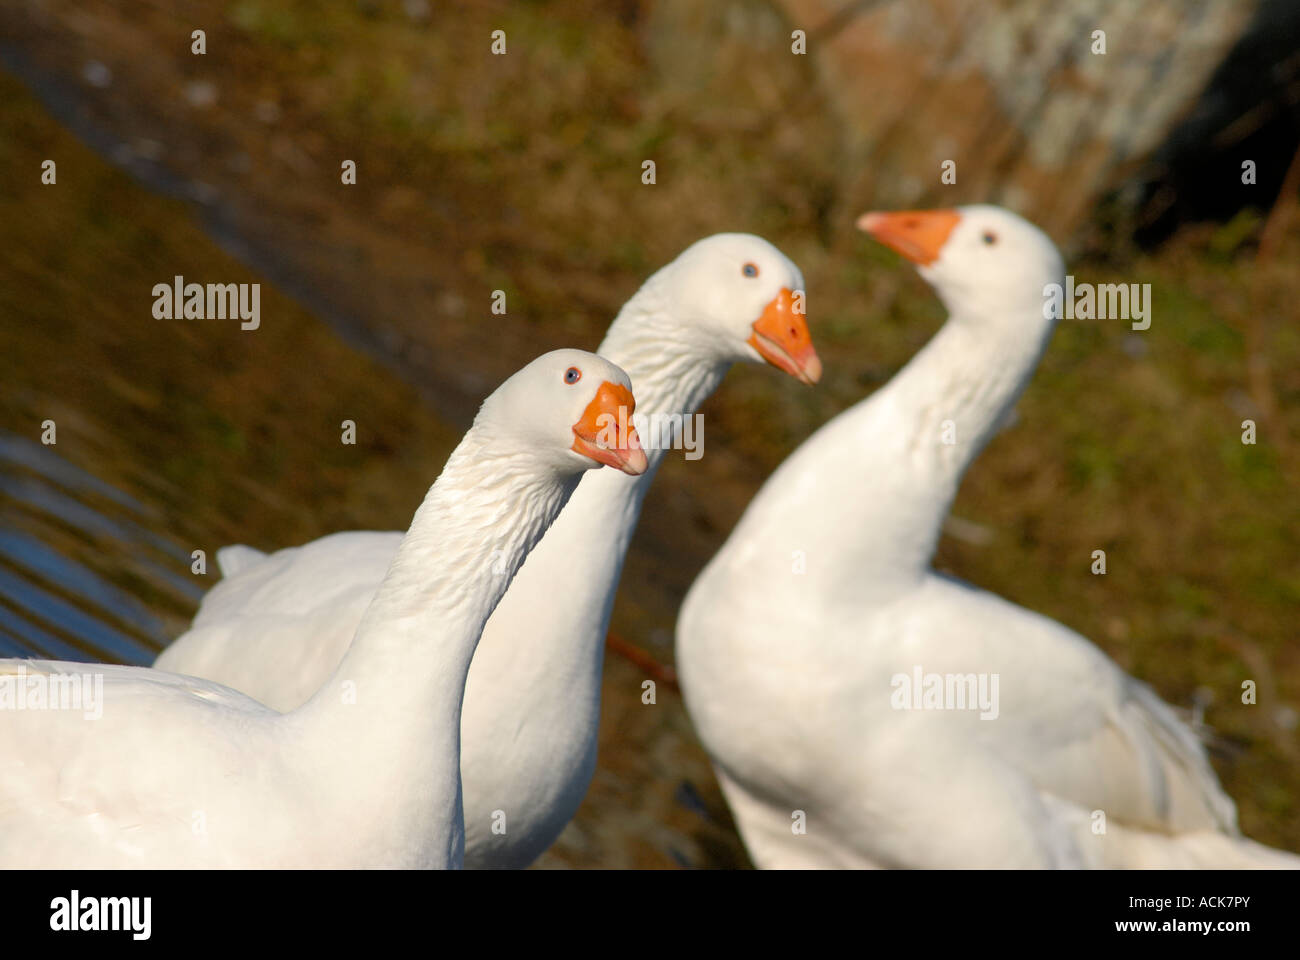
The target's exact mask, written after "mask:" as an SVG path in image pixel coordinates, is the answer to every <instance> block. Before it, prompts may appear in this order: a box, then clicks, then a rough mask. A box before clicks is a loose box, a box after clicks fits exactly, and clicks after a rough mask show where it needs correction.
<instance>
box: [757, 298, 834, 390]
mask: <svg viewBox="0 0 1300 960" xmlns="http://www.w3.org/2000/svg"><path fill="white" fill-rule="evenodd" d="M749 345H750V346H751V347H753V348H754V349H755V350H757V351H758V353H759V356H761V357H762V358H763V359H764V360H766V361H767V362H768V363H770V364H771V365H772V366H774V367H776V368H777V369H778V370H784V371H785V372H786V373H788V374H790V376H792V377H794V378H795V379H797V380H799V381H801V382H802V383H807V384H814V383H816V382H817V381H818V380H820V379H821V376H822V362H821V359H820V358H819V357H818V356H817V351H816V350H814V349H813V344H812V334H811V333H809V332H808V321H807V320H806V319H805V318H804V315H803V314H802V313H795V311H794V294H793V293H792V292H791V290H790V288H789V287H782V288H781V292H780V293H778V294H777V295H776V296H775V297H773V298H772V302H771V303H769V304H768V305H767V306H766V307H764V308H763V315H762V316H761V317H759V318H758V319H757V320H755V321H754V333H753V335H752V336H751V337H750V338H749Z"/></svg>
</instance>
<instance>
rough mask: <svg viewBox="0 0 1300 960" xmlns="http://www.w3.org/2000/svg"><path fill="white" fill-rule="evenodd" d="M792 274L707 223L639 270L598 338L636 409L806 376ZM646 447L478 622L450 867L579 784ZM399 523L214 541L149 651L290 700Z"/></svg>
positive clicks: (548, 835)
mask: <svg viewBox="0 0 1300 960" xmlns="http://www.w3.org/2000/svg"><path fill="white" fill-rule="evenodd" d="M802 288H803V278H802V276H801V275H800V273H799V270H798V268H797V267H795V265H794V264H793V263H791V262H790V260H789V259H788V258H787V257H786V256H785V255H783V254H782V253H781V252H780V251H779V250H777V249H776V248H775V247H774V246H772V245H771V244H770V243H768V242H767V241H765V240H762V239H761V238H759V237H755V236H750V235H746V234H719V235H717V236H713V237H708V238H706V239H704V240H701V241H699V242H698V243H695V244H694V245H692V246H691V247H689V248H688V249H687V250H686V251H684V252H683V253H682V254H681V255H680V256H678V257H677V259H676V260H674V261H673V262H672V263H670V264H668V265H667V266H665V267H664V268H663V269H661V270H659V271H658V272H657V273H656V274H654V276H652V277H651V278H650V279H649V280H647V281H646V283H645V284H644V285H643V286H642V287H641V289H640V290H639V291H638V292H637V293H636V295H635V296H634V297H632V299H631V300H629V301H628V302H627V304H626V305H624V307H623V309H622V310H621V311H620V312H619V315H618V317H617V318H616V319H615V320H614V323H613V324H612V325H611V326H610V329H609V332H608V335H607V336H606V337H605V340H604V342H603V343H602V344H601V345H600V348H599V349H600V353H601V355H602V356H605V357H608V358H609V359H611V360H613V361H614V362H615V363H618V364H619V365H620V366H622V367H623V368H624V369H625V370H627V371H628V374H629V375H630V376H631V377H632V379H633V382H634V383H635V384H636V389H637V399H638V402H639V404H640V406H639V408H638V417H645V416H649V417H660V418H669V417H673V416H678V417H681V416H687V415H690V414H692V413H694V412H695V410H696V409H697V408H698V407H699V405H700V404H701V403H702V402H703V401H704V399H705V398H706V397H707V396H708V395H709V394H710V393H712V392H713V390H714V389H715V388H716V387H717V386H718V384H719V383H720V382H721V381H722V378H723V377H724V376H725V374H726V372H727V370H728V368H729V367H730V365H731V364H732V363H733V362H735V361H737V360H743V361H751V362H758V361H760V360H766V361H767V362H769V363H771V364H773V365H775V366H777V367H778V368H780V369H782V370H784V371H786V372H787V373H790V374H792V375H793V376H795V377H797V378H798V379H800V380H803V381H805V382H812V381H815V380H817V379H818V377H819V376H820V374H821V363H820V362H819V361H818V359H817V354H816V352H815V351H814V350H813V347H812V343H811V340H810V338H809V334H808V327H807V324H806V322H805V318H804V317H803V315H802V313H801V311H800V310H799V309H798V306H797V303H796V296H797V292H798V291H802ZM642 422H645V421H644V420H642ZM644 433H645V431H643V434H644ZM648 455H649V459H650V466H649V469H647V470H646V471H645V473H644V474H643V475H642V476H640V477H638V478H635V479H633V478H629V477H625V476H621V475H615V474H614V473H613V472H612V471H608V470H606V471H598V472H597V473H594V474H592V475H590V476H588V477H586V478H585V479H584V480H583V482H582V484H581V485H580V486H579V487H578V490H577V492H576V493H575V494H574V496H573V499H572V501H571V502H570V504H569V506H568V508H566V509H565V511H564V513H563V514H562V515H561V516H560V518H559V520H558V521H556V523H555V526H554V527H553V528H552V529H551V531H550V532H549V533H548V534H547V535H546V537H545V538H544V539H543V540H542V542H541V543H540V544H539V545H538V546H537V549H536V550H535V551H533V555H532V556H531V557H530V558H529V560H528V562H527V563H526V564H525V565H524V567H523V569H522V570H521V571H520V572H519V575H518V576H517V577H516V578H515V582H514V584H513V585H512V586H511V587H510V590H509V592H508V593H507V594H506V596H505V599H504V600H502V602H501V605H500V606H499V607H498V608H497V610H496V612H495V613H494V614H493V615H492V618H491V620H489V621H488V625H487V628H486V629H485V630H484V632H483V639H482V642H481V643H480V644H479V647H478V651H477V652H476V653H475V655H474V662H473V666H472V668H471V670H470V673H469V682H468V685H467V687H466V692H465V707H464V715H463V719H462V724H461V737H462V750H463V754H462V759H461V772H462V775H463V778H464V783H465V820H466V851H465V864H466V866H467V867H470V868H484V867H501V868H514V867H524V866H527V865H528V864H529V863H531V862H532V861H533V860H534V859H535V858H536V857H537V856H538V855H539V854H540V853H541V852H542V851H543V850H545V849H546V848H547V847H548V846H550V844H551V843H552V842H553V841H554V840H555V838H556V837H557V836H558V835H559V833H560V831H561V830H562V829H563V828H564V825H565V824H566V823H568V821H569V820H570V819H571V818H572V816H573V814H574V812H575V811H576V810H577V808H578V805H579V804H580V803H581V801H582V797H583V795H584V794H585V793H586V790H587V785H588V784H589V783H590V782H591V776H592V772H593V770H594V767H595V762H596V743H597V727H598V723H599V720H600V679H601V669H602V665H603V657H604V649H605V647H604V642H605V633H606V630H607V628H608V626H609V618H610V613H611V611H612V609H613V603H614V593H615V590H616V588H617V586H618V580H619V574H620V572H621V570H622V565H623V558H624V554H625V553H626V551H627V546H628V543H629V541H630V540H631V538H632V533H633V530H634V528H635V526H636V522H637V517H638V516H639V514H640V510H641V503H642V500H643V499H644V497H645V494H646V491H647V490H648V488H649V485H650V482H651V479H652V478H653V476H654V473H655V470H656V469H657V468H658V465H659V463H660V462H661V460H662V457H663V456H664V450H662V449H651V450H649V451H648ZM400 536H401V535H400V534H395V533H377V532H354V533H341V534H335V535H333V536H329V537H325V538H323V539H320V540H317V541H314V542H312V543H309V544H307V545H305V546H302V547H298V548H294V549H288V550H281V551H278V552H276V553H273V554H270V555H269V556H268V555H265V554H262V553H260V552H258V551H256V550H253V549H251V548H249V547H242V546H241V547H228V548H226V549H225V550H223V551H221V553H220V554H219V562H220V563H221V566H222V572H223V573H224V575H225V579H224V580H222V581H221V582H220V583H218V584H217V585H216V586H215V587H213V588H212V590H211V591H209V593H208V594H207V596H206V597H205V598H204V600H203V605H202V607H201V608H200V610H199V613H198V616H197V617H196V618H195V620H194V625H193V627H192V628H191V629H190V631H189V632H187V633H186V634H185V635H183V636H182V637H180V638H179V639H178V640H177V641H176V642H175V643H174V644H172V646H171V647H169V648H168V649H167V650H165V651H164V652H163V654H162V655H161V656H160V657H159V658H158V662H157V666H158V667H160V668H163V669H167V670H173V671H176V672H179V673H187V674H192V675H194V676H200V677H205V678H208V679H212V680H217V681H220V682H222V683H225V684H227V685H229V686H231V687H234V688H235V689H237V690H241V691H243V692H245V693H247V694H249V695H251V696H253V697H256V698H257V699H259V700H262V701H264V702H265V703H268V704H270V705H271V706H274V707H276V708H278V709H286V710H287V709H291V708H293V707H295V706H297V705H298V704H300V703H302V702H303V701H304V700H305V699H306V698H307V697H308V696H309V695H310V694H311V693H312V692H313V691H314V690H315V689H316V688H317V687H319V686H320V684H321V682H322V681H323V680H324V678H325V677H327V676H329V674H330V672H331V671H332V670H333V669H334V668H335V666H336V664H337V663H338V660H339V658H340V657H341V656H342V655H343V652H344V650H345V649H346V648H347V643H348V640H349V638H350V637H351V635H352V631H353V630H354V629H355V627H356V624H357V621H358V620H359V619H360V617H361V613H362V611H363V610H364V609H365V608H366V604H367V603H368V602H369V600H370V597H371V596H372V595H373V594H374V591H375V588H376V586H377V585H378V583H379V581H380V579H381V578H382V576H383V574H384V571H385V570H386V569H387V568H388V564H389V562H390V560H391V559H392V556H393V551H394V550H395V549H396V547H397V543H398V541H399V539H400ZM557 598H563V599H562V600H557ZM494 828H495V829H494ZM502 829H504V832H502Z"/></svg>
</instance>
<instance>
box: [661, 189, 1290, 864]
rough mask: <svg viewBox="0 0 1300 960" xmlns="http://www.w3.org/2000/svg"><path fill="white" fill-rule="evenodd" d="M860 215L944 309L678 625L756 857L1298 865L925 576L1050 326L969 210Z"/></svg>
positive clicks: (1114, 676) (710, 736) (725, 553)
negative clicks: (958, 499) (1257, 840)
mask: <svg viewBox="0 0 1300 960" xmlns="http://www.w3.org/2000/svg"><path fill="white" fill-rule="evenodd" d="M861 225H862V226H863V227H864V228H865V229H868V230H869V231H870V232H872V233H874V234H876V235H877V237H879V238H880V239H882V240H884V241H885V242H886V243H889V244H890V245H891V246H893V247H894V248H895V249H897V250H899V252H901V253H903V254H904V255H905V256H907V257H909V258H910V259H912V260H914V261H915V262H917V263H918V264H919V265H920V272H921V274H922V276H923V277H925V279H927V280H928V281H929V282H930V283H931V285H932V286H933V287H934V288H935V290H936V292H937V293H938V294H939V295H940V298H941V299H942V300H943V302H944V304H945V306H946V307H947V308H948V310H949V314H950V316H949V319H948V321H947V322H946V323H945V325H944V327H943V328H942V329H941V330H940V331H939V333H938V334H936V335H935V337H934V338H933V339H932V340H931V341H930V342H929V343H928V344H927V345H926V346H925V347H924V348H923V349H922V350H921V351H920V352H919V353H918V354H917V355H916V356H915V357H914V358H913V359H912V360H911V361H910V362H909V363H908V364H907V365H906V366H905V367H904V368H903V370H901V371H900V372H899V373H898V374H897V375H896V376H895V377H894V378H893V380H891V381H890V383H889V384H888V385H886V386H885V387H884V388H882V389H881V390H880V391H878V392H877V393H876V394H874V395H873V396H871V397H869V398H867V399H866V400H863V401H861V402H860V403H858V404H857V405H855V406H854V407H852V408H850V409H849V410H847V411H845V412H844V413H842V414H840V415H839V416H837V417H836V418H835V419H833V420H831V421H830V422H829V423H827V424H826V425H825V426H823V427H822V428H821V429H820V430H818V431H817V432H816V433H815V434H814V435H813V436H812V437H811V438H810V439H809V440H808V441H807V442H805V443H804V444H803V445H802V446H801V447H800V448H799V449H798V450H796V451H795V452H794V453H793V454H792V455H791V456H790V457H789V458H788V459H787V460H786V461H785V462H784V463H783V464H782V465H781V466H780V468H779V469H778V470H777V471H776V472H775V473H774V474H773V475H772V477H771V478H770V479H769V480H768V481H767V482H766V483H765V484H764V486H763V487H762V489H761V490H760V491H759V493H758V495H757V496H756V497H755V498H754V500H753V501H752V502H751V504H750V505H749V507H748V508H747V510H746V511H745V514H744V516H743V517H742V518H741V521H740V523H739V524H738V525H737V526H736V529H735V530H734V531H733V532H732V534H731V536H730V537H729V538H728V540H727V541H726V543H725V544H724V545H723V547H722V548H721V549H720V550H719V552H718V553H717V555H716V556H715V557H714V558H713V559H712V560H711V561H710V563H709V564H708V566H707V567H706V568H705V570H704V571H703V572H702V573H701V574H700V576H699V577H698V579H697V580H696V582H695V583H694V584H693V585H692V587H691V590H690V592H689V594H688V596H687V598H686V601H685V603H684V604H683V607H682V611H681V615H680V617H679V621H678V629H677V666H678V671H679V677H680V681H681V684H682V690H683V695H684V697H685V699H686V703H687V707H688V709H689V712H690V715H691V718H692V720H693V722H694V723H695V726H696V729H697V731H698V733H699V735H700V738H701V740H702V742H703V743H704V745H705V747H706V749H707V750H708V751H709V753H710V756H711V757H712V759H713V762H714V766H715V769H716V771H717V773H718V777H719V780H720V782H721V784H722V787H723V790H724V793H725V794H726V797H727V800H728V802H729V804H730V806H731V808H732V810H733V812H734V814H735V816H736V821H737V825H738V826H739V828H740V831H741V834H742V836H743V837H744V840H745V843H746V846H747V847H748V849H749V851H750V854H751V856H752V857H753V859H754V862H755V863H756V864H757V865H759V866H761V867H818V866H826V867H882V868H883V867H1163V866H1192V865H1199V866H1221V867H1231V866H1246V865H1279V864H1288V863H1289V864H1295V863H1296V862H1300V861H1297V860H1296V859H1295V858H1293V857H1292V856H1291V855H1289V854H1285V853H1281V852H1278V851H1272V850H1268V849H1266V848H1264V847H1261V846H1259V845H1257V844H1253V843H1251V842H1250V841H1248V840H1245V839H1243V838H1242V837H1241V836H1240V835H1239V833H1238V831H1237V826H1236V811H1235V808H1234V806H1233V804H1232V801H1231V800H1230V799H1229V798H1228V797H1227V796H1226V795H1225V794H1224V792H1223V790H1222V789H1221V788H1220V786H1219V784H1218V781H1217V779H1216V777H1215V775H1214V773H1213V770H1212V769H1211V767H1210V765H1209V763H1208V761H1207V759H1206V756H1205V752H1204V750H1203V748H1202V746H1201V744H1200V743H1199V742H1198V741H1197V739H1196V737H1195V736H1194V735H1193V734H1192V733H1191V731H1190V730H1189V729H1187V728H1186V727H1185V726H1184V725H1183V724H1182V723H1181V722H1179V720H1178V719H1177V718H1176V717H1175V716H1174V714H1173V713H1172V711H1171V710H1170V708H1169V707H1168V706H1166V705H1165V704H1164V703H1163V702H1162V701H1161V700H1160V699H1159V697H1158V696H1156V694H1155V693H1154V692H1152V691H1151V690H1150V689H1149V688H1148V687H1146V686H1145V685H1144V684H1142V683H1140V682H1138V681H1137V680H1134V679H1133V678H1132V677H1129V676H1128V675H1126V674H1125V673H1124V672H1123V671H1122V670H1120V669H1119V667H1118V666H1116V664H1115V663H1114V662H1113V661H1111V660H1110V659H1109V658H1108V657H1107V656H1106V655H1105V654H1104V653H1103V652H1102V651H1101V650H1099V649H1098V648H1097V647H1095V646H1094V645H1093V644H1091V643H1090V642H1089V641H1087V640H1086V639H1085V638H1083V637H1082V636H1080V635H1079V634H1077V633H1075V632H1074V631H1072V630H1070V629H1068V628H1067V627H1065V626H1063V625H1061V624H1059V623H1056V622H1055V621H1053V620H1051V619H1048V618H1046V617H1043V616H1040V615H1038V614H1035V613H1032V612H1030V611H1028V610H1025V609H1023V608H1020V607H1018V606H1016V605H1014V604H1011V603H1009V602H1007V601H1005V600H1003V599H1001V598H1000V597H997V596H995V595H993V594H990V593H988V592H986V591H983V590H980V589H978V588H976V587H973V586H971V585H969V584H966V583H963V582H961V581H959V580H956V579H954V578H950V577H945V576H941V575H939V574H937V573H935V572H934V571H933V570H932V569H931V567H930V563H931V559H932V557H933V554H934V549H935V545H936V542H937V540H938V536H939V529H940V524H941V523H942V521H943V518H944V517H945V515H946V514H947V512H948V509H949V507H950V506H951V504H952V500H953V498H954V496H955V495H956V492H957V487H958V484H959V482H960V479H961V476H962V474H963V473H964V472H965V470H966V468H967V466H969V464H970V463H971V462H972V461H973V460H974V458H975V457H976V456H977V455H978V453H979V451H980V450H981V449H982V448H983V446H984V444H985V443H986V442H987V441H988V439H989V437H990V436H991V435H992V433H993V432H994V430H995V429H996V427H997V425H998V424H999V423H1000V422H1001V421H1002V419H1003V417H1004V416H1005V415H1006V413H1007V412H1008V411H1009V409H1010V407H1011V406H1012V404H1013V403H1014V402H1015V399H1016V398H1017V397H1018V396H1019V394H1020V392H1021V390H1022V389H1023V387H1024V384H1025V383H1026V382H1027V381H1028V379H1029V377H1030V376H1031V375H1032V373H1033V370H1034V367H1035V366H1036V365H1037V362H1038V359H1039V357H1040V356H1041V354H1042V351H1043V349H1044V348H1045V346H1046V343H1047V341H1048V339H1049V337H1050V335H1051V331H1052V328H1053V325H1054V322H1055V316H1054V315H1053V314H1052V311H1051V310H1045V309H1044V304H1045V303H1046V302H1048V300H1047V293H1048V287H1049V285H1050V284H1053V283H1060V282H1063V272H1064V269H1063V266H1062V264H1061V260H1060V257H1059V255H1058V254H1057V252H1056V249H1055V247H1054V246H1053V245H1052V244H1051V242H1050V241H1049V240H1048V239H1047V237H1045V236H1044V235H1043V234H1041V232H1039V231H1038V230H1037V229H1036V228H1034V227H1033V226H1032V225H1030V224H1028V223H1026V222H1025V221H1023V220H1021V219H1020V218H1018V217H1016V216H1014V215H1012V214H1010V213H1008V212H1006V211H1004V210H1000V209H998V208H994V207H986V206H979V207H967V208H961V209H959V210H950V211H936V212H927V213H902V214H885V215H882V214H873V215H868V216H867V217H865V218H864V219H863V221H862V222H861ZM931 677H934V678H937V679H936V680H933V681H932V680H931V679H930V678H931ZM927 688H928V689H929V691H930V692H933V693H934V694H935V695H934V698H933V700H927V699H926V693H925V691H926V689H927ZM936 707H942V709H937V708H936ZM1103 831H1104V832H1103Z"/></svg>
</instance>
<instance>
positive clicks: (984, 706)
mask: <svg viewBox="0 0 1300 960" xmlns="http://www.w3.org/2000/svg"><path fill="white" fill-rule="evenodd" d="M998 679H999V675H998V674H996V673H925V672H924V671H922V669H921V667H920V665H919V664H918V665H917V666H915V667H913V668H912V672H911V673H910V674H907V673H896V674H894V675H893V677H891V678H890V680H889V685H890V686H891V687H892V688H893V691H894V692H893V693H891V694H890V695H889V705H890V706H891V707H893V708H894V709H895V710H978V711H980V719H981V720H996V719H997V718H998Z"/></svg>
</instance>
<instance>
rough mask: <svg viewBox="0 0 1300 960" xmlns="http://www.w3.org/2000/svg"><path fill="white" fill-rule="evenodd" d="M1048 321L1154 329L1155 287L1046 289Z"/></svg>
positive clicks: (1070, 283) (1068, 284) (1069, 284)
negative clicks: (1125, 322)
mask: <svg viewBox="0 0 1300 960" xmlns="http://www.w3.org/2000/svg"><path fill="white" fill-rule="evenodd" d="M1043 319H1044V320H1052V319H1056V320H1062V319H1064V320H1132V321H1133V324H1132V326H1133V329H1134V330H1146V329H1147V328H1148V327H1150V326H1151V284H1149V283H1102V284H1093V283H1075V282H1074V276H1073V274H1071V275H1070V276H1067V277H1066V278H1065V286H1064V287H1062V286H1061V285H1060V284H1059V283H1049V284H1048V285H1047V286H1045V287H1043Z"/></svg>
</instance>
